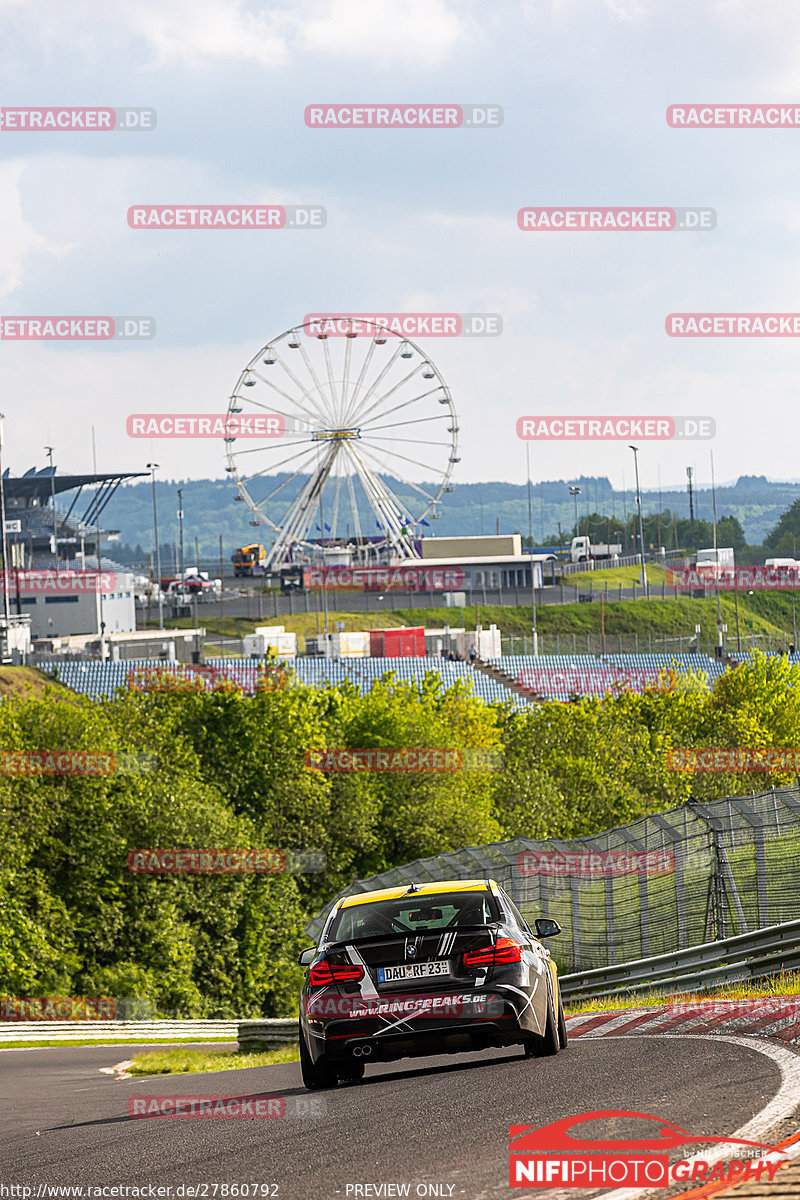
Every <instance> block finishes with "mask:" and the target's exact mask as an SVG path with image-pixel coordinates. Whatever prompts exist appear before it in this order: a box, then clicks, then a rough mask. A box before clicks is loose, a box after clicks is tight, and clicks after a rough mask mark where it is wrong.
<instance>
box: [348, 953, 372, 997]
mask: <svg viewBox="0 0 800 1200" xmlns="http://www.w3.org/2000/svg"><path fill="white" fill-rule="evenodd" d="M345 950H346V951H347V956H348V958H349V959H350V962H351V963H353V965H354V966H358V967H363V968H364V978H363V979H362V980H361V983H360V985H359V986H360V990H361V995H362V996H377V995H378V989H377V988H376V987H375V984H374V983H373V982H372V976H371V975H370V973H369V967H368V966H367V964H366V963H365V962H364V959H363V958H362V957H361V955H360V954H359V953H358V951H357V950H356V948H355V946H345Z"/></svg>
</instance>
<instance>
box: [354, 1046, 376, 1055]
mask: <svg viewBox="0 0 800 1200" xmlns="http://www.w3.org/2000/svg"><path fill="white" fill-rule="evenodd" d="M353 1054H354V1055H355V1057H356V1058H361V1057H362V1055H363V1057H364V1058H369V1056H370V1054H372V1046H354V1047H353Z"/></svg>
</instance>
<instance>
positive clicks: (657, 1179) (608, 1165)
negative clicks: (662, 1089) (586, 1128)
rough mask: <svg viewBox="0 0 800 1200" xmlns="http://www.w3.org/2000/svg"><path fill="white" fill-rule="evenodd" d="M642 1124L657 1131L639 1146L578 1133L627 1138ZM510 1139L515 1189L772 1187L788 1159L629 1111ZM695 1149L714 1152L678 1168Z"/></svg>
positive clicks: (513, 1131) (520, 1132) (522, 1128)
mask: <svg viewBox="0 0 800 1200" xmlns="http://www.w3.org/2000/svg"><path fill="white" fill-rule="evenodd" d="M642 1121H646V1122H648V1123H649V1125H648V1126H647V1127H646V1129H644V1130H643V1131H642V1132H643V1133H644V1134H645V1136H643V1137H641V1138H636V1139H629V1138H626V1137H624V1136H623V1137H619V1136H618V1137H616V1138H613V1139H608V1138H606V1139H604V1138H602V1137H599V1138H587V1137H581V1136H580V1135H579V1134H573V1133H571V1132H570V1130H572V1129H573V1128H574V1127H575V1126H576V1125H583V1124H586V1123H589V1122H591V1123H592V1124H595V1123H596V1122H610V1123H611V1129H612V1130H614V1131H619V1129H620V1126H622V1127H623V1128H625V1129H630V1127H631V1126H632V1125H633V1124H634V1123H635V1122H642ZM508 1134H509V1139H510V1147H509V1153H510V1163H509V1184H510V1186H511V1187H525V1188H556V1187H570V1188H593V1189H597V1188H608V1187H613V1188H616V1187H629V1188H643V1189H653V1188H668V1187H672V1186H673V1185H674V1184H676V1183H685V1182H687V1181H688V1182H692V1183H698V1184H703V1183H715V1182H716V1183H726V1184H729V1185H730V1184H735V1183H744V1182H745V1181H749V1180H755V1181H763V1183H771V1182H772V1180H773V1179H774V1178H775V1173H776V1172H777V1171H778V1170H779V1168H780V1167H781V1166H783V1163H784V1162H785V1159H784V1158H783V1157H782V1156H783V1155H784V1153H785V1152H784V1151H782V1150H779V1149H777V1148H776V1147H775V1146H767V1145H765V1144H764V1143H762V1142H750V1141H746V1140H745V1139H744V1138H737V1137H709V1136H707V1135H704V1134H695V1133H689V1131H688V1130H686V1129H681V1127H680V1126H679V1125H674V1124H673V1123H672V1122H671V1121H664V1120H662V1119H661V1118H660V1117H654V1116H652V1115H651V1114H649V1113H639V1112H629V1111H625V1110H622V1109H600V1110H597V1111H595V1112H587V1113H579V1114H578V1115H577V1116H573V1117H563V1118H562V1119H561V1120H560V1121H553V1122H552V1124H550V1125H542V1126H540V1127H538V1128H537V1127H536V1126H535V1125H511V1126H509V1131H508ZM689 1146H691V1147H698V1146H708V1147H714V1149H708V1150H705V1151H701V1152H700V1153H699V1154H692V1155H691V1156H690V1157H689V1156H686V1157H685V1156H684V1155H681V1156H680V1157H679V1158H678V1159H677V1161H674V1162H670V1154H669V1152H670V1151H671V1150H672V1151H675V1150H680V1149H681V1148H683V1147H689ZM728 1147H731V1148H730V1149H728ZM732 1147H736V1149H735V1150H734V1149H733V1148H732ZM745 1147H747V1148H748V1149H745ZM753 1151H762V1152H763V1153H760V1154H758V1153H757V1154H754V1153H753ZM776 1156H778V1157H776ZM762 1176H763V1180H762Z"/></svg>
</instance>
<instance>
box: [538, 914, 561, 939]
mask: <svg viewBox="0 0 800 1200" xmlns="http://www.w3.org/2000/svg"><path fill="white" fill-rule="evenodd" d="M534 925H535V926H536V936H537V937H538V938H548V937H555V935H556V934H557V933H561V926H560V925H559V923H558V921H551V920H550V918H549V917H537V918H536V920H535V921H534Z"/></svg>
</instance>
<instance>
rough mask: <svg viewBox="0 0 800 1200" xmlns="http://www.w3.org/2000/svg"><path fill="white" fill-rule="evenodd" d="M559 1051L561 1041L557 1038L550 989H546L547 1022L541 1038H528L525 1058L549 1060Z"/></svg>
mask: <svg viewBox="0 0 800 1200" xmlns="http://www.w3.org/2000/svg"><path fill="white" fill-rule="evenodd" d="M560 1049H561V1041H560V1039H559V1036H558V1020H557V1018H556V1015H555V1013H554V1012H553V1000H552V997H551V995H550V989H549V988H548V989H547V1021H546V1023H545V1027H544V1036H543V1037H539V1036H537V1037H533V1038H530V1039H529V1040H528V1041H527V1042H526V1043H525V1057H526V1058H550V1056H551V1055H553V1054H558V1052H559V1050H560Z"/></svg>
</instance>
